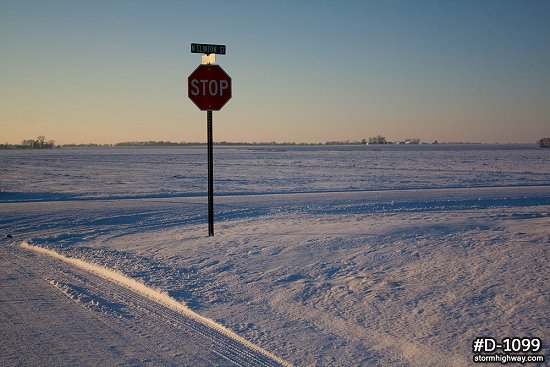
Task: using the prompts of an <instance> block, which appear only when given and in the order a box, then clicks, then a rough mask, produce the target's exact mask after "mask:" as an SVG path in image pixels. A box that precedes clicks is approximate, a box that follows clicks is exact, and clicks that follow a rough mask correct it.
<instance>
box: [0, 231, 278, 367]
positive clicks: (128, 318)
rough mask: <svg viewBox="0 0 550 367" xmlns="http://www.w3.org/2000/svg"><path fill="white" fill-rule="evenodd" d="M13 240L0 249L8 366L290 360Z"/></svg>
mask: <svg viewBox="0 0 550 367" xmlns="http://www.w3.org/2000/svg"><path fill="white" fill-rule="evenodd" d="M14 242H15V241H11V243H7V244H3V246H2V250H1V251H0V287H1V290H2V291H1V292H0V305H1V306H2V307H1V311H0V325H2V339H1V342H0V352H1V353H0V354H1V355H2V357H1V361H2V365H3V366H12V365H13V366H15V365H32V366H54V365H55V366H62V365H65V366H69V365H82V364H85V365H90V366H105V365H136V366H144V365H157V366H158V365H162V366H168V365H173V366H192V365H193V366H196V365H202V366H207V365H218V366H224V365H227V366H284V365H289V364H287V363H285V362H284V361H282V360H280V359H278V358H277V357H274V356H271V355H269V353H265V352H263V351H262V350H261V349H259V348H257V347H255V346H254V345H250V343H246V341H245V342H241V340H235V337H233V336H232V335H228V332H224V330H221V332H220V330H217V329H216V328H214V327H211V326H209V325H207V324H205V323H204V322H200V321H197V320H195V319H193V318H191V317H189V316H186V315H182V313H181V312H178V311H177V310H174V309H170V308H169V307H166V306H165V305H162V304H159V302H157V301H155V300H153V299H151V298H150V297H145V296H143V295H141V294H139V293H137V292H135V291H132V290H129V289H128V288H127V287H124V286H122V285H120V284H117V283H116V282H113V281H109V280H106V279H105V277H102V276H99V275H97V274H93V273H90V272H87V271H83V270H82V269H79V268H78V267H75V266H71V265H70V264H66V263H64V262H63V261H60V260H59V259H55V258H54V259H52V258H51V257H49V256H48V255H46V254H43V253H38V254H37V253H35V252H32V250H31V249H30V248H29V246H25V248H26V250H24V249H22V247H21V246H17V245H16V243H14ZM31 341H32V342H31ZM31 343H32V344H31ZM29 347H32V350H29Z"/></svg>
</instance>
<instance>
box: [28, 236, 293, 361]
mask: <svg viewBox="0 0 550 367" xmlns="http://www.w3.org/2000/svg"><path fill="white" fill-rule="evenodd" d="M20 246H21V247H22V248H23V249H26V250H30V251H34V252H36V253H40V254H44V255H48V256H50V257H53V258H55V259H57V260H61V261H64V262H66V263H68V264H71V265H74V266H76V267H78V268H81V269H83V270H86V271H89V272H91V273H94V274H96V275H98V276H100V277H102V278H103V279H106V280H108V281H111V282H115V283H117V284H119V285H121V286H123V287H125V288H127V289H129V290H131V291H132V292H135V293H137V294H140V295H142V296H144V297H147V298H149V299H150V300H152V301H155V302H157V303H158V304H161V305H163V306H165V307H167V308H169V309H171V310H174V311H176V312H179V313H181V314H183V315H185V316H187V317H189V318H191V319H193V320H195V321H197V322H199V323H201V324H203V325H205V326H206V327H208V328H210V329H214V330H215V331H217V332H219V333H221V334H222V335H224V336H226V337H228V338H230V339H232V340H234V341H236V342H238V343H240V344H243V345H244V346H246V347H248V348H250V349H252V350H254V351H256V352H258V353H260V354H261V355H263V356H265V357H266V358H268V359H271V360H273V361H275V362H276V363H279V364H280V365H282V366H285V367H291V366H292V365H291V364H290V363H288V362H287V361H285V360H283V359H282V358H280V357H277V356H276V355H274V354H272V353H270V352H268V351H266V350H264V349H262V348H261V347H259V346H257V345H255V344H253V343H252V342H250V341H248V340H246V339H244V338H243V337H241V336H239V335H237V334H236V333H234V332H233V331H231V330H229V329H228V328H226V327H225V326H223V325H221V324H218V323H217V322H215V321H214V320H212V319H209V318H207V317H204V316H202V315H200V314H198V313H196V312H194V311H193V310H191V309H190V308H189V307H187V306H186V305H185V304H183V303H182V302H179V301H177V300H175V299H174V298H172V297H170V295H168V294H167V293H166V292H163V291H160V290H156V289H153V288H150V287H148V286H146V285H145V284H143V283H140V282H138V281H136V280H135V279H132V278H129V277H127V276H126V275H124V274H123V273H121V272H119V271H115V270H112V269H109V268H106V267H104V266H101V265H98V264H93V263H90V262H87V261H84V260H81V259H77V258H72V257H66V256H63V255H61V254H60V253H58V252H57V251H54V250H50V249H46V248H43V247H39V246H35V245H32V244H30V243H28V242H26V241H23V242H22V243H21V245H20Z"/></svg>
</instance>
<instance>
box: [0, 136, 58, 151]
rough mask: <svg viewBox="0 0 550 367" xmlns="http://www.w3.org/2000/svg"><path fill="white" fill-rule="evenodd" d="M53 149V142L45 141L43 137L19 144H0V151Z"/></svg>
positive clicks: (26, 140)
mask: <svg viewBox="0 0 550 367" xmlns="http://www.w3.org/2000/svg"><path fill="white" fill-rule="evenodd" d="M52 148H55V140H48V141H46V137H45V136H44V135H40V136H39V137H37V138H36V139H25V140H23V141H22V142H21V144H8V143H6V144H0V149H52Z"/></svg>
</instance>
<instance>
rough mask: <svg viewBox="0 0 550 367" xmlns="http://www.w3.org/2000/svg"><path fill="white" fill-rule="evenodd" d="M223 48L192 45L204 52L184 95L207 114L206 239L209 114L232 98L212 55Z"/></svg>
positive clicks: (210, 210)
mask: <svg viewBox="0 0 550 367" xmlns="http://www.w3.org/2000/svg"><path fill="white" fill-rule="evenodd" d="M225 49H226V47H225V45H209V44H199V43H192V44H191V52H193V53H203V54H205V55H206V56H203V58H202V61H203V64H202V65H199V66H198V67H197V68H196V69H195V71H193V72H192V73H191V75H189V78H188V80H187V87H188V89H187V95H188V97H189V99H191V100H192V101H193V103H195V104H196V105H197V107H198V108H199V109H200V110H201V111H206V129H207V132H206V135H207V150H208V236H214V143H213V139H212V135H213V133H212V111H219V110H221V109H222V107H223V106H224V105H225V104H226V103H227V101H229V100H230V99H231V77H230V76H229V75H227V73H226V72H225V71H224V70H223V69H222V68H221V66H219V65H213V62H215V60H216V57H215V54H216V53H218V54H221V55H225Z"/></svg>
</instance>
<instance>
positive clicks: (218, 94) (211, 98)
mask: <svg viewBox="0 0 550 367" xmlns="http://www.w3.org/2000/svg"><path fill="white" fill-rule="evenodd" d="M187 87H188V89H187V95H188V96H189V99H190V100H192V101H193V103H195V104H196V105H197V107H198V108H199V109H200V110H201V111H219V110H221V109H222V107H223V106H224V105H225V104H226V103H227V101H229V100H230V99H231V77H230V76H229V75H227V73H226V72H225V71H224V70H223V69H222V67H221V66H219V65H199V67H198V68H196V69H195V71H193V72H192V73H191V75H189V78H188V80H187Z"/></svg>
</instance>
